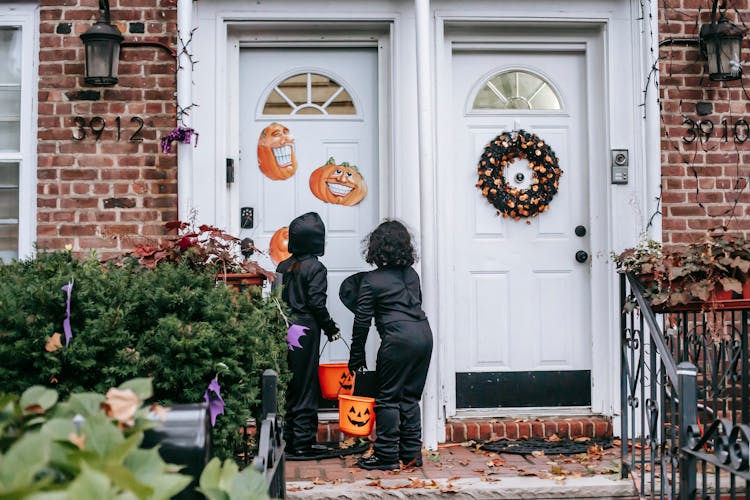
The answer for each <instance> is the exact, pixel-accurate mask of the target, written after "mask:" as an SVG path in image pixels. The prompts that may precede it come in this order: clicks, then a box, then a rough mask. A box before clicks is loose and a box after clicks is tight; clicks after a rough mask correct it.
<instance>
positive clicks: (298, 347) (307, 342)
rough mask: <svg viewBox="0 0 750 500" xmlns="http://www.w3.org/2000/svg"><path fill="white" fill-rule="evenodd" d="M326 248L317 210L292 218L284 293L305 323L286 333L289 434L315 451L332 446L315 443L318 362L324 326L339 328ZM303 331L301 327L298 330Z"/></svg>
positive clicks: (335, 332) (306, 450)
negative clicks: (332, 309)
mask: <svg viewBox="0 0 750 500" xmlns="http://www.w3.org/2000/svg"><path fill="white" fill-rule="evenodd" d="M324 250H325V225H324V224H323V221H322V220H321V218H320V216H319V215H318V214H317V213H315V212H309V213H306V214H304V215H300V216H299V217H297V218H296V219H294V220H293V221H292V223H291V224H289V253H291V254H292V256H291V257H289V258H288V259H286V260H284V261H282V262H281V263H279V266H278V267H277V269H276V272H277V273H280V274H281V275H282V285H283V289H282V292H281V297H282V299H284V302H286V304H287V305H288V306H289V307H290V309H291V312H292V322H293V323H294V324H296V325H300V326H302V327H305V329H304V333H303V334H302V335H300V336H299V338H289V337H288V338H287V340H288V341H289V352H288V355H287V361H288V364H289V369H290V371H291V372H292V380H291V381H290V382H289V386H288V387H287V391H286V417H285V418H284V440H285V441H286V450H287V453H290V454H293V455H297V456H313V455H317V454H320V453H322V452H325V451H327V448H326V447H325V446H322V445H318V444H316V442H317V434H318V395H319V393H320V387H319V385H318V364H319V359H320V354H319V349H320V332H321V330H322V331H323V333H325V335H326V337H328V340H329V341H332V340H335V339H337V338H338V337H339V336H340V334H339V328H338V327H337V326H336V323H335V322H334V321H333V319H331V315H330V314H329V313H328V309H327V308H326V297H327V295H326V292H327V290H328V270H327V269H326V267H325V266H324V265H323V264H322V263H321V262H320V261H319V260H318V257H319V256H321V255H323V253H324ZM298 331H299V330H298Z"/></svg>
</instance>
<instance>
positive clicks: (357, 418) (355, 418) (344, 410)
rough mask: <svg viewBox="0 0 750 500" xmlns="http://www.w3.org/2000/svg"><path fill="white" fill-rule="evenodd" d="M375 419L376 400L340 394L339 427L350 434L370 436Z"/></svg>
mask: <svg viewBox="0 0 750 500" xmlns="http://www.w3.org/2000/svg"><path fill="white" fill-rule="evenodd" d="M374 421H375V400H374V399H373V398H365V397H362V396H339V428H340V429H341V432H344V433H346V434H349V435H350V436H369V435H370V433H371V432H372V424H373V423H374Z"/></svg>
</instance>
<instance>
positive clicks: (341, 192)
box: [310, 157, 367, 207]
mask: <svg viewBox="0 0 750 500" xmlns="http://www.w3.org/2000/svg"><path fill="white" fill-rule="evenodd" d="M310 191H312V194H314V195H315V197H316V198H318V199H319V200H321V201H324V202H326V203H333V204H335V205H345V206H347V207H352V206H354V205H356V204H358V203H359V202H361V201H362V200H364V199H365V196H366V195H367V184H366V183H365V179H364V177H362V174H361V173H360V172H359V170H358V169H357V167H355V166H354V165H349V164H348V163H346V162H343V163H341V164H340V165H339V164H336V161H335V160H334V159H333V157H331V158H329V159H328V161H327V162H326V164H325V165H323V166H322V167H319V168H317V169H315V170H313V173H312V174H310Z"/></svg>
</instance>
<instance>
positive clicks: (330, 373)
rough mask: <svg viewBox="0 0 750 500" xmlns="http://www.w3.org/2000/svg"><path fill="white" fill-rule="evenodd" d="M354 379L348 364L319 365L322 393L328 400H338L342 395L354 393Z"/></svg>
mask: <svg viewBox="0 0 750 500" xmlns="http://www.w3.org/2000/svg"><path fill="white" fill-rule="evenodd" d="M354 377H355V375H353V374H352V373H351V372H350V371H349V365H348V364H347V363H322V364H320V365H318V381H319V382H320V392H321V394H323V397H324V398H326V399H336V398H337V397H338V396H340V395H341V394H343V395H351V394H353V393H354Z"/></svg>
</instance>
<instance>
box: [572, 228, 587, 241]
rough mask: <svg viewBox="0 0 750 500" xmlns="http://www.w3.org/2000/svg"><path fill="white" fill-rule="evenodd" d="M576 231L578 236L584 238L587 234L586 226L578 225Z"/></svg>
mask: <svg viewBox="0 0 750 500" xmlns="http://www.w3.org/2000/svg"><path fill="white" fill-rule="evenodd" d="M575 233H576V236H580V237H581V238H583V237H584V236H586V226H576V228H575Z"/></svg>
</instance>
